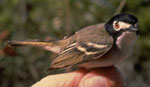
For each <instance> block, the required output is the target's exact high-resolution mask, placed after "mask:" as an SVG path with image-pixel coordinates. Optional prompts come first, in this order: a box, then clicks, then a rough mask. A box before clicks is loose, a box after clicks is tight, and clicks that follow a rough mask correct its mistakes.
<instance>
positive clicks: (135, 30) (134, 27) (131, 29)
mask: <svg viewBox="0 0 150 87" xmlns="http://www.w3.org/2000/svg"><path fill="white" fill-rule="evenodd" d="M128 31H130V32H137V31H139V24H135V25H133V26H131V27H130V28H128Z"/></svg>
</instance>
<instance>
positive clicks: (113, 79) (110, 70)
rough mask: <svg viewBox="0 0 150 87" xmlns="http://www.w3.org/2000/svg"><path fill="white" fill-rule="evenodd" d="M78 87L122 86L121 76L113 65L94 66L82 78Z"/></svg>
mask: <svg viewBox="0 0 150 87" xmlns="http://www.w3.org/2000/svg"><path fill="white" fill-rule="evenodd" d="M79 87H123V78H122V76H121V74H120V72H119V71H118V70H117V68H115V67H114V66H112V67H106V68H95V69H92V70H90V72H89V73H87V74H86V75H85V76H84V77H83V78H82V80H81V82H80V83H79Z"/></svg>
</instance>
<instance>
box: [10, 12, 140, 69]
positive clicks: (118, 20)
mask: <svg viewBox="0 0 150 87" xmlns="http://www.w3.org/2000/svg"><path fill="white" fill-rule="evenodd" d="M138 36H139V22H138V19H137V17H135V16H134V15H132V14H128V13H120V14H117V15H115V16H113V17H112V18H110V20H108V21H107V22H106V23H99V24H95V25H91V26H87V27H85V28H82V29H81V30H79V31H77V32H75V33H74V34H73V35H71V36H69V37H67V38H64V39H61V40H56V41H38V40H37V41H36V40H35V41H15V40H12V41H8V42H7V44H8V45H10V46H35V47H41V48H44V49H45V50H49V51H52V52H54V53H56V54H58V56H57V57H56V58H54V59H53V61H52V63H51V65H50V68H49V70H53V69H60V68H65V67H69V66H76V65H77V66H79V67H83V68H86V69H92V68H97V67H108V66H113V65H115V64H117V63H119V62H121V61H122V60H124V59H126V58H128V57H130V56H131V55H132V53H133V48H134V45H135V42H136V40H137V39H138Z"/></svg>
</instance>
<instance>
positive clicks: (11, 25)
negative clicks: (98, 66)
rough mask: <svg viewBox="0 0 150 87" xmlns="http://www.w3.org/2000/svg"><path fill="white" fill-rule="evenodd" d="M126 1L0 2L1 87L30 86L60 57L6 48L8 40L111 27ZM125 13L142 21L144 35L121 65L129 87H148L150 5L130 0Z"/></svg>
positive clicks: (149, 0) (147, 1)
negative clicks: (104, 24)
mask: <svg viewBox="0 0 150 87" xmlns="http://www.w3.org/2000/svg"><path fill="white" fill-rule="evenodd" d="M121 1H126V0H0V87H29V86H31V85H32V84H34V83H35V82H37V81H39V80H40V79H41V78H43V77H45V76H47V75H49V74H54V73H60V72H62V70H55V71H52V72H47V71H46V70H47V69H48V67H49V66H50V62H51V59H53V58H55V57H56V55H55V54H52V53H51V52H48V51H44V50H42V49H38V48H31V47H18V48H16V49H15V50H13V49H8V47H7V46H6V45H5V44H4V42H5V41H7V40H27V39H41V40H52V39H62V38H63V37H64V36H66V35H69V34H71V33H73V32H75V31H77V30H79V29H81V28H83V27H86V26H89V25H93V24H97V23H102V22H107V21H108V20H109V19H110V18H111V17H112V16H113V15H114V13H115V12H116V9H117V8H118V7H119V5H120V2H121ZM123 4H125V5H124V6H123V9H122V11H121V12H123V13H130V14H133V15H135V16H136V17H138V19H139V22H140V31H141V33H140V36H139V39H138V40H137V43H136V46H135V49H134V54H133V56H132V57H130V58H128V59H127V60H125V61H123V62H122V63H120V64H118V65H117V67H118V68H119V69H120V72H121V73H122V75H123V76H124V79H125V85H126V86H127V87H149V86H150V30H149V29H150V0H127V1H126V2H125V3H124V2H123Z"/></svg>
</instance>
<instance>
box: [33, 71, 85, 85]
mask: <svg viewBox="0 0 150 87" xmlns="http://www.w3.org/2000/svg"><path fill="white" fill-rule="evenodd" d="M86 73H87V71H86V70H85V69H79V70H77V71H74V72H71V73H65V74H57V75H49V76H47V77H45V78H43V79H42V80H40V81H39V82H37V83H35V84H34V85H33V86H32V87H78V85H79V82H80V80H81V79H82V78H83V76H84V75H85V74H86Z"/></svg>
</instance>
